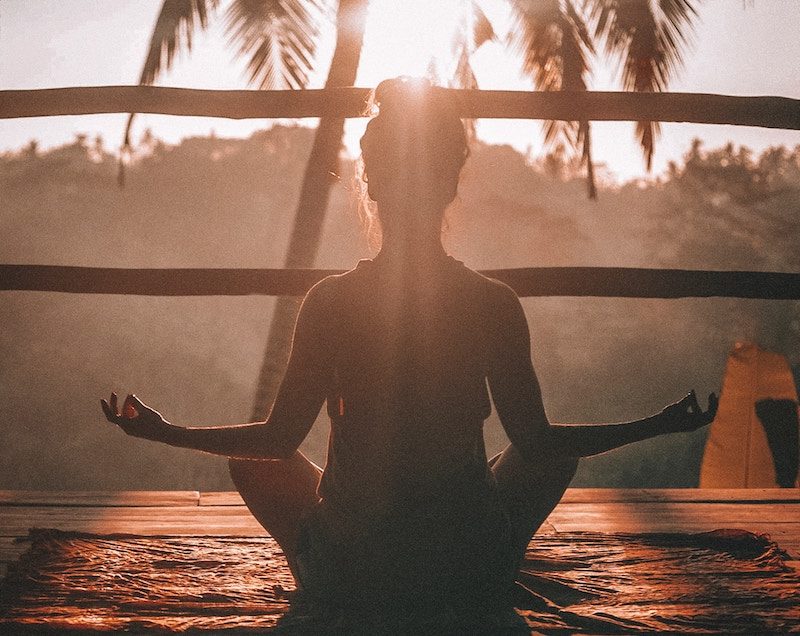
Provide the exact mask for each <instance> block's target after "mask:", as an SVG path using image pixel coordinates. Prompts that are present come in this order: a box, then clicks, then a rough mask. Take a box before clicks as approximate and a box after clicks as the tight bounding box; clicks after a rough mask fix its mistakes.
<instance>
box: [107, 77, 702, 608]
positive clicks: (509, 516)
mask: <svg viewBox="0 0 800 636" xmlns="http://www.w3.org/2000/svg"><path fill="white" fill-rule="evenodd" d="M375 101H376V103H377V105H378V106H379V108H380V112H379V114H378V115H377V116H376V117H374V118H373V119H372V120H371V121H370V123H369V125H368V127H367V131H366V133H365V135H364V137H363V138H362V141H361V146H362V151H363V159H364V167H365V171H364V180H365V182H366V183H367V187H368V193H369V197H370V198H371V199H372V200H373V201H374V202H375V203H376V204H377V221H378V223H379V225H380V230H381V234H382V246H381V250H380V253H379V254H378V255H377V256H376V257H375V258H374V259H372V260H365V261H361V262H360V263H359V264H358V265H357V266H356V267H355V268H354V269H353V270H351V271H350V272H348V273H346V274H343V275H341V276H333V277H330V278H327V279H325V280H323V281H322V282H320V283H319V284H317V285H316V286H315V287H314V288H313V289H312V290H311V291H310V292H309V293H308V295H307V296H306V298H305V300H304V302H303V306H302V309H301V311H300V315H299V317H298V320H297V325H296V329H295V335H294V342H293V348H292V353H291V358H290V361H289V365H288V368H287V370H286V374H285V377H284V380H283V383H282V385H281V388H280V390H279V393H278V396H277V398H276V400H275V403H274V405H273V408H272V411H271V413H270V415H269V417H268V418H267V420H266V421H265V422H255V423H252V424H243V425H239V426H225V427H214V428H184V427H180V426H176V425H173V424H170V423H168V422H166V421H165V420H164V419H163V418H162V417H161V415H160V414H159V413H158V412H157V411H155V410H153V409H151V408H150V407H148V406H146V405H145V404H143V403H142V402H141V401H139V400H138V398H136V397H135V396H132V395H130V396H128V398H127V399H126V400H125V402H124V404H123V405H122V409H121V413H120V412H119V411H118V405H117V399H116V396H115V395H114V394H112V396H111V400H110V401H109V402H106V401H105V400H104V401H103V403H102V404H103V409H104V411H105V413H106V416H107V418H108V419H109V420H110V421H111V422H113V423H115V424H118V425H119V426H120V427H122V428H123V430H125V432H126V433H128V434H130V435H134V436H137V437H143V438H147V439H152V440H155V441H160V442H164V443H167V444H170V445H173V446H179V447H185V448H194V449H197V450H201V451H206V452H210V453H215V454H220V455H225V456H228V457H230V458H231V460H230V467H231V476H232V478H233V481H234V483H235V485H236V487H237V488H238V489H239V492H240V493H241V494H242V497H243V498H244V500H245V502H246V503H247V505H248V507H249V508H250V510H251V511H252V513H253V514H254V515H255V517H256V518H257V519H258V520H259V521H260V522H261V523H262V525H263V526H264V527H265V528H266V529H267V531H268V532H269V533H270V534H271V535H272V536H273V537H275V539H276V540H277V541H278V542H279V543H280V545H281V547H282V548H283V550H284V552H285V554H286V556H287V558H288V560H289V563H290V566H291V568H292V572H293V574H294V575H295V578H296V579H297V582H298V585H299V587H300V588H301V589H302V591H303V592H304V593H305V594H306V595H307V596H308V597H310V598H312V599H314V600H316V601H318V602H320V603H334V604H335V605H336V606H338V607H348V606H350V605H352V604H363V603H367V604H368V605H369V606H372V607H375V606H377V605H380V604H383V603H386V604H392V605H398V604H399V605H404V604H405V603H414V604H415V605H419V604H420V603H423V604H428V605H430V606H433V607H441V606H443V605H447V606H455V607H468V608H470V609H475V608H491V607H497V606H498V605H499V606H503V605H505V604H508V603H509V602H510V591H511V589H512V587H513V582H514V576H515V573H516V570H517V567H518V564H519V562H520V560H521V558H522V555H523V552H524V550H525V548H526V546H527V545H528V543H529V541H530V539H531V537H532V535H533V534H534V533H535V532H536V530H537V529H538V528H539V526H540V525H541V524H542V522H543V521H544V520H545V518H546V517H547V516H548V514H549V513H550V512H551V511H552V509H553V508H554V507H555V505H556V504H557V503H558V501H559V499H560V498H561V496H562V494H563V492H564V490H565V489H566V487H567V485H568V484H569V482H570V480H571V478H572V476H573V474H574V472H575V468H576V466H577V462H578V458H579V457H582V456H587V455H592V454H596V453H601V452H604V451H607V450H610V449H613V448H617V447H619V446H622V445H624V444H627V443H630V442H634V441H637V440H642V439H646V438H650V437H653V436H656V435H659V434H663V433H669V432H676V431H690V430H694V429H696V428H698V427H700V426H703V425H705V424H708V423H709V422H710V421H711V420H712V419H713V417H714V413H715V411H716V403H717V402H716V396H714V395H712V396H710V398H709V409H708V411H705V412H704V411H702V410H701V409H700V407H699V406H698V404H697V400H696V398H695V396H694V393H690V394H689V395H687V396H686V397H685V398H684V399H682V400H680V401H679V402H677V403H675V404H673V405H671V406H668V407H667V408H665V409H664V410H663V411H662V412H661V413H659V414H657V415H654V416H651V417H648V418H645V419H642V420H638V421H635V422H629V423H620V424H611V425H580V426H562V425H551V424H550V423H549V421H548V419H547V415H546V413H545V409H544V406H543V404H542V398H541V392H540V389H539V384H538V381H537V379H536V375H535V372H534V369H533V366H532V363H531V355H530V338H529V333H528V325H527V322H526V319H525V315H524V313H523V310H522V307H521V305H520V302H519V300H518V299H517V297H516V295H515V294H514V292H513V291H512V290H511V289H510V288H509V287H507V286H505V285H503V284H501V283H499V282H497V281H493V280H491V279H488V278H485V277H483V276H481V275H479V274H477V273H475V272H473V271H472V270H470V269H468V268H467V267H465V266H464V265H463V264H462V263H460V262H458V261H456V260H455V259H453V258H452V257H450V256H448V255H447V254H446V253H445V251H444V249H443V247H442V244H441V240H440V239H441V227H442V216H443V213H444V210H445V208H446V207H447V206H448V204H449V203H450V202H451V201H452V200H453V198H454V197H455V195H456V190H457V185H458V179H459V173H460V171H461V168H462V166H463V164H464V161H465V159H466V156H467V145H466V139H465V134H464V129H463V126H462V123H461V121H460V119H459V118H458V117H457V115H456V114H455V110H454V109H453V105H452V104H451V103H450V102H449V101H448V99H447V98H446V96H445V95H444V94H443V93H442V92H440V91H439V90H438V89H436V88H434V87H430V86H429V85H427V84H426V83H424V82H418V81H411V80H407V79H398V80H389V81H386V82H383V83H381V84H380V85H379V86H378V88H377V89H376V96H375ZM492 401H493V402H494V406H495V408H496V409H497V412H498V414H499V416H500V419H501V421H502V424H503V426H504V428H505V430H506V432H507V434H508V437H509V439H510V440H511V444H510V445H509V446H508V447H507V448H506V449H505V450H504V451H503V452H502V453H500V454H499V455H498V456H496V457H494V458H492V459H491V460H489V461H487V458H486V452H485V449H484V445H483V434H482V426H483V422H484V420H485V419H486V417H487V416H488V415H489V412H490V410H491V402H492ZM323 402H326V403H327V410H328V413H329V415H330V417H331V422H332V430H331V438H330V445H329V452H328V459H327V465H326V467H325V470H324V471H323V470H321V469H319V468H318V467H317V466H315V465H314V464H312V463H311V462H310V461H308V460H307V459H306V458H305V457H304V456H303V455H301V454H300V453H299V452H298V450H297V448H298V446H299V445H300V443H301V442H302V441H303V439H304V437H305V436H306V434H307V433H308V431H309V429H310V428H311V426H312V424H313V422H314V420H315V418H316V416H317V414H318V413H319V410H320V408H321V407H322V404H323Z"/></svg>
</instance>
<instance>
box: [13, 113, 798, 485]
mask: <svg viewBox="0 0 800 636" xmlns="http://www.w3.org/2000/svg"><path fill="white" fill-rule="evenodd" d="M313 138H314V132H313V131H312V130H309V129H307V128H290V127H283V126H276V127H274V128H272V129H270V130H268V131H261V132H258V133H255V134H254V135H253V136H252V137H250V138H249V139H214V138H210V137H196V138H192V139H187V140H184V141H183V142H182V143H180V144H179V145H177V146H170V145H166V144H162V143H160V142H159V141H158V140H157V139H154V138H151V140H150V142H149V146H148V150H147V152H143V151H142V152H139V153H137V155H138V157H139V159H138V161H136V162H134V164H132V165H131V166H130V170H131V171H132V172H133V175H134V176H135V178H133V179H131V183H130V185H129V187H128V188H127V189H126V190H125V191H119V190H118V189H117V188H116V187H114V185H113V179H111V178H110V176H112V175H113V171H114V167H115V164H114V161H115V158H114V157H113V156H112V155H111V154H110V153H108V152H105V153H104V154H103V155H102V156H99V155H97V154H96V148H95V144H94V142H93V141H92V140H91V139H90V138H83V139H76V140H75V141H74V142H72V143H70V144H67V145H65V146H63V147H61V148H55V149H51V150H42V149H38V148H37V149H36V151H35V152H32V150H31V148H30V147H26V148H22V149H20V150H19V151H17V152H13V153H5V154H2V155H0V191H1V192H2V193H3V209H2V213H0V233H2V235H3V237H4V238H5V240H4V241H3V242H2V244H0V262H7V263H14V262H16V263H25V262H27V263H61V264H77V265H89V266H101V265H105V266H108V265H109V264H111V263H120V264H123V263H124V264H125V265H129V266H147V267H159V266H162V267H202V266H209V267H210V266H222V267H237V266H245V267H247V266H264V265H267V266H280V263H281V260H282V258H283V254H284V252H285V242H286V237H287V236H288V234H289V232H290V229H291V218H290V217H289V215H287V214H286V210H287V209H291V207H292V206H293V205H294V203H295V201H296V196H297V192H298V190H299V187H300V182H301V180H302V175H303V171H304V166H305V159H306V157H307V156H308V152H309V150H310V147H311V145H312V143H313ZM470 162H474V163H472V166H471V167H469V168H468V169H467V170H466V174H465V177H464V183H463V193H462V197H463V201H462V203H461V209H460V210H455V211H454V214H453V218H452V220H451V230H450V235H449V239H450V240H451V241H452V251H453V253H454V255H455V256H456V257H457V258H460V259H462V260H464V261H465V262H466V263H467V264H468V265H470V266H474V267H501V266H516V265H542V266H547V265H563V264H582V265H592V264H602V265H609V264H615V265H630V266H644V267H647V266H650V267H658V266H662V267H684V268H707V269H715V268H719V269H750V268H763V269H776V270H785V271H797V268H798V262H797V258H798V254H797V250H796V247H795V246H796V245H797V244H798V242H799V241H798V238H800V237H798V225H799V224H798V223H797V220H796V217H795V215H796V211H797V210H798V209H799V208H800V206H798V203H800V179H798V173H800V149H794V150H789V149H785V148H775V149H770V150H768V151H765V152H763V153H761V154H759V155H756V154H753V153H751V152H749V151H747V150H746V149H741V148H738V147H729V148H718V149H705V148H703V146H702V145H700V144H697V145H696V146H695V147H694V148H693V149H691V150H690V151H689V152H688V154H687V156H686V159H685V161H681V162H678V163H676V164H675V166H674V167H673V169H672V172H671V173H669V174H667V175H665V176H664V177H663V178H662V179H661V180H660V181H659V182H649V183H636V184H629V185H622V186H619V185H618V186H615V187H610V188H608V189H605V190H603V192H602V194H603V196H602V197H601V198H600V199H599V201H598V202H597V203H590V202H588V201H587V200H586V197H585V193H584V189H583V183H582V177H581V176H580V174H579V173H578V172H577V171H575V170H570V169H566V170H564V171H563V172H561V173H560V174H561V176H560V177H559V178H554V177H552V176H548V174H547V173H546V171H545V170H544V169H543V168H542V167H541V166H539V165H534V166H531V165H530V162H529V161H527V159H526V157H524V156H522V155H520V154H519V153H517V152H515V151H514V150H513V149H512V148H510V147H508V146H506V147H496V146H486V145H484V144H476V146H475V148H474V151H473V153H472V156H471V158H470ZM349 167H350V166H347V165H345V166H344V169H348V168H349ZM742 183H745V184H749V185H747V186H746V187H743V186H742ZM333 196H334V198H333V205H332V210H334V211H336V213H334V214H332V215H331V216H330V218H329V219H328V223H326V226H325V236H326V240H325V241H324V243H323V245H322V252H321V258H322V259H324V261H325V266H326V267H346V266H347V265H349V264H352V263H353V262H354V261H355V260H356V259H357V258H358V257H359V256H361V255H363V247H364V243H363V241H360V236H359V228H358V224H357V221H356V219H355V218H354V215H351V214H348V212H347V211H346V209H347V206H348V202H347V193H345V192H344V189H343V188H341V187H337V188H334V190H333ZM715 202H716V203H715ZM165 210H168V211H169V213H168V214H165ZM745 222H746V223H747V224H748V225H746V226H745V225H744V223H745ZM265 260H266V262H265ZM273 304H274V301H273V300H272V299H266V298H243V299H239V300H236V299H220V298H214V297H210V298H195V299H160V298H132V297H119V296H94V297H87V296H83V295H70V294H37V293H28V292H14V293H7V294H4V296H3V301H2V303H0V318H2V324H3V330H0V394H2V395H0V398H2V399H1V400H0V403H2V404H3V408H4V411H5V412H6V413H9V414H10V415H9V417H10V418H11V420H13V421H14V422H15V426H16V428H15V431H18V432H14V433H13V434H12V432H11V431H10V430H8V431H5V435H6V437H4V438H3V442H4V443H2V444H0V467H3V468H0V487H3V484H5V487H7V488H21V487H25V484H24V483H20V482H19V479H21V477H18V474H19V475H31V474H34V473H32V472H30V471H21V469H20V472H19V473H17V472H16V468H15V467H17V466H21V465H22V463H21V462H28V463H31V464H35V463H36V462H39V464H40V465H39V466H38V468H37V469H36V470H35V474H36V475H38V476H37V477H36V481H35V485H36V486H37V487H41V488H57V487H66V486H64V484H68V485H69V487H73V488H81V487H83V488H88V487H96V488H99V489H102V488H118V487H127V488H136V487H139V488H141V487H147V488H178V487H179V488H190V487H191V488H198V487H200V488H204V489H207V490H214V489H216V490H219V489H223V490H224V489H227V488H229V487H230V485H229V484H228V482H227V481H226V480H227V477H226V470H225V466H224V462H223V463H221V464H219V465H218V464H216V463H214V462H213V460H212V459H210V458H208V457H204V456H200V455H186V454H180V453H177V452H176V454H174V455H173V454H170V453H171V452H172V451H171V450H170V449H166V450H165V451H163V452H162V451H161V450H160V447H154V446H152V447H148V446H146V445H143V446H142V447H141V448H139V449H137V452H136V453H131V452H130V448H129V446H128V444H129V443H130V440H129V439H127V438H125V439H122V438H119V439H118V438H115V437H114V436H113V435H112V432H111V431H109V430H106V429H105V428H102V429H100V431H98V421H97V420H96V419H94V418H93V415H92V409H94V408H95V405H96V402H95V398H96V397H97V395H98V394H100V392H101V389H102V392H105V391H106V390H107V389H108V388H109V383H111V384H112V385H114V386H116V387H118V388H121V389H124V390H127V389H125V387H130V388H131V390H135V391H138V392H139V393H141V394H142V395H143V396H144V397H149V398H150V399H151V401H152V402H153V403H154V404H157V405H158V406H159V407H161V408H162V409H163V410H164V412H165V413H166V414H167V415H168V416H171V417H173V418H174V419H175V421H177V422H179V423H192V424H193V423H204V422H208V423H212V422H227V421H235V420H237V419H239V418H241V419H244V418H246V417H247V416H248V414H249V413H250V409H251V408H252V383H253V378H254V377H255V376H256V374H257V372H258V364H259V362H260V361H259V360H258V356H257V355H255V356H254V355H253V352H254V351H255V352H256V353H258V352H260V351H261V349H262V347H263V321H264V316H265V315H269V310H270V309H271V307H272V305H273ZM523 304H524V307H525V309H526V313H527V315H528V318H529V321H530V324H531V330H532V334H533V353H534V357H535V360H536V364H537V372H538V373H539V376H540V379H541V380H542V384H543V388H544V391H545V398H546V403H547V407H548V413H550V414H551V417H553V419H554V420H555V421H559V420H561V421H603V420H605V421H608V420H609V419H611V420H614V419H624V418H626V417H632V416H634V415H636V414H639V413H646V412H651V411H652V410H654V409H656V408H660V406H662V405H663V403H665V402H666V401H668V400H670V399H675V398H677V397H680V395H681V394H682V393H683V392H684V391H685V390H686V389H688V388H689V387H690V386H694V387H696V388H697V389H698V392H701V393H702V392H708V391H711V390H717V389H718V388H719V386H718V385H719V380H720V377H721V373H722V368H723V366H724V362H725V356H726V354H727V352H728V350H729V349H730V347H731V345H732V344H733V342H734V341H735V340H736V339H738V338H753V339H756V340H759V341H760V342H761V344H762V345H764V346H767V347H770V348H773V349H775V350H778V351H781V352H783V353H785V354H787V355H788V356H789V359H790V361H792V362H798V358H799V357H800V345H799V344H798V340H799V339H800V333H799V331H800V308H798V304H797V303H791V302H785V301H748V300H735V299H698V300H685V301H684V300H680V301H658V300H631V299H626V300H618V299H597V298H585V299H573V298H542V299H525V300H524V301H523ZM122 355H124V356H125V363H124V364H121V363H120V360H121V358H120V356H122ZM43 386H44V387H46V390H42V387H43ZM11 420H9V421H11ZM65 422H69V426H70V432H71V435H72V436H73V437H72V438H71V439H72V442H71V444H72V447H74V448H75V449H76V451H75V453H73V454H71V455H70V457H69V458H67V457H65V456H64V453H63V444H61V442H62V441H63V437H62V436H61V435H60V434H59V430H60V429H59V427H60V426H64V425H65ZM0 433H3V431H0ZM325 436H326V431H325V429H324V428H322V429H314V430H313V431H312V434H311V438H310V439H309V441H308V442H307V443H306V445H305V446H304V449H305V450H306V451H307V452H308V454H309V455H310V456H311V457H313V458H315V459H317V460H321V459H322V458H323V456H324V450H325V441H326V440H325ZM487 442H488V444H489V446H490V447H491V448H497V447H498V446H499V445H500V444H502V436H501V435H500V433H499V430H498V428H497V425H496V422H495V423H494V424H493V425H491V426H489V427H488V428H487ZM701 449H702V434H700V436H699V437H698V438H697V439H695V438H692V440H690V441H687V440H685V439H678V438H677V437H676V438H675V439H672V440H670V439H668V438H664V439H661V440H655V441H654V442H653V443H652V444H646V445H643V446H637V445H634V446H632V447H630V448H629V449H627V450H624V453H621V454H610V455H607V456H603V457H600V458H597V459H594V460H592V461H590V462H584V463H583V466H584V468H582V473H581V475H582V476H581V477H580V479H581V482H580V483H582V484H584V485H597V486H600V485H606V486H608V485H616V486H620V487H624V486H628V487H634V486H642V485H650V486H670V485H672V486H677V485H691V484H692V483H693V480H694V479H695V472H694V471H696V468H697V462H698V461H699V453H700V451H701ZM87 453H88V454H91V453H97V454H98V455H102V456H103V457H105V458H107V459H105V460H104V462H105V463H104V467H107V468H108V469H109V470H108V472H107V473H104V474H103V476H102V477H101V476H100V475H99V474H92V475H87V474H85V473H84V472H82V471H85V461H83V458H85V457H86V455H87ZM143 458H144V459H143ZM142 461H146V463H147V465H152V466H154V467H155V468H154V470H153V471H148V474H147V475H142V474H141V463H142ZM4 470H5V472H4ZM103 479H106V480H107V481H105V482H104V481H102V480H103ZM15 480H16V481H15ZM93 480H94V481H93ZM32 485H34V482H33V481H31V482H30V483H29V484H28V486H29V487H30V486H32Z"/></svg>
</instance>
